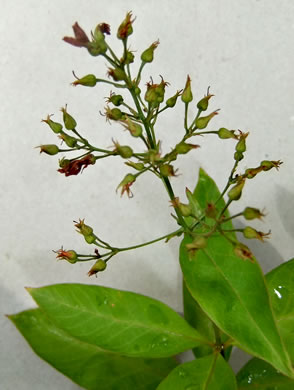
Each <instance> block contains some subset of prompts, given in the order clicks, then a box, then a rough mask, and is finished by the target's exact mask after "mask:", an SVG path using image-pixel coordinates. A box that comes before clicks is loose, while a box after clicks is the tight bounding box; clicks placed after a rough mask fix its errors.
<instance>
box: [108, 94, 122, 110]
mask: <svg viewBox="0 0 294 390" xmlns="http://www.w3.org/2000/svg"><path fill="white" fill-rule="evenodd" d="M107 102H108V103H112V104H113V105H115V106H116V107H118V106H120V105H121V104H122V103H123V102H124V99H123V97H122V96H121V95H115V94H112V95H110V97H109V98H108V99H107Z"/></svg>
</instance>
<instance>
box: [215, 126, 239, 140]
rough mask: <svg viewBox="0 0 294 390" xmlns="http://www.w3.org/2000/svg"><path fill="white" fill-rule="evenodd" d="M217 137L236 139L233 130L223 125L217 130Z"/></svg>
mask: <svg viewBox="0 0 294 390" xmlns="http://www.w3.org/2000/svg"><path fill="white" fill-rule="evenodd" d="M217 134H218V136H219V138H221V139H228V138H233V139H238V137H237V135H236V134H235V130H228V129H226V128H225V127H221V128H220V129H219V130H218V132H217Z"/></svg>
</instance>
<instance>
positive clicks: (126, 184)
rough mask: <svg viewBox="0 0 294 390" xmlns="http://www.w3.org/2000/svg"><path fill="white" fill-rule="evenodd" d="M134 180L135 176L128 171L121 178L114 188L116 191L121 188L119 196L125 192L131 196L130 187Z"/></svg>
mask: <svg viewBox="0 0 294 390" xmlns="http://www.w3.org/2000/svg"><path fill="white" fill-rule="evenodd" d="M135 181H136V176H135V175H133V174H132V173H128V174H127V175H126V176H125V177H124V178H123V180H122V181H121V182H120V183H119V185H118V186H117V188H116V191H117V190H118V189H119V188H121V196H122V195H123V194H124V193H125V192H126V193H127V195H128V197H129V198H131V197H132V196H133V194H132V192H131V190H130V187H131V185H132V184H133V183H134V182H135Z"/></svg>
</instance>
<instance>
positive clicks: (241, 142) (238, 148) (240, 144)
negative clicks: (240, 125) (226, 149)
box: [236, 137, 246, 153]
mask: <svg viewBox="0 0 294 390" xmlns="http://www.w3.org/2000/svg"><path fill="white" fill-rule="evenodd" d="M245 151H246V137H245V138H244V137H241V138H240V140H239V141H238V143H237V145H236V152H239V153H244V152H245Z"/></svg>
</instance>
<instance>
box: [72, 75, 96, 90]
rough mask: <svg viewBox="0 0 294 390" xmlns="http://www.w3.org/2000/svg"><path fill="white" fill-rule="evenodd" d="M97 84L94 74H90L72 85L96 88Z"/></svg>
mask: <svg viewBox="0 0 294 390" xmlns="http://www.w3.org/2000/svg"><path fill="white" fill-rule="evenodd" d="M96 84H97V79H96V76H95V75H94V74H88V75H87V76H84V77H82V78H81V79H78V80H76V81H74V82H73V83H72V85H74V86H76V85H83V86H85V87H95V85H96Z"/></svg>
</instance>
